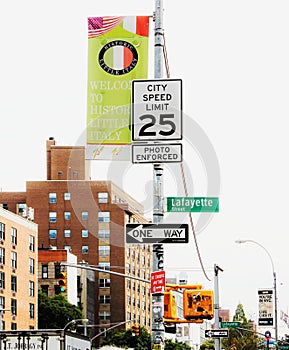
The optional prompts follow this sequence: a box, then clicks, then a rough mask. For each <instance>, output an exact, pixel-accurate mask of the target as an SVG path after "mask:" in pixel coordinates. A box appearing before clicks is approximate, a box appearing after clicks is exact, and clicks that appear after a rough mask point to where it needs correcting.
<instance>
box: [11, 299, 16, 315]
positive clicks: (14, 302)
mask: <svg viewBox="0 0 289 350" xmlns="http://www.w3.org/2000/svg"><path fill="white" fill-rule="evenodd" d="M11 314H12V316H16V315H17V300H16V299H11Z"/></svg>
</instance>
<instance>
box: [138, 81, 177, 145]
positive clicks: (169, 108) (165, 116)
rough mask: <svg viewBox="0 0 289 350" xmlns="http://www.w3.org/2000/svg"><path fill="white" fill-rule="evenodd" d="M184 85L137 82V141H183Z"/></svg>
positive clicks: (173, 82) (174, 82)
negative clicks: (182, 104)
mask: <svg viewBox="0 0 289 350" xmlns="http://www.w3.org/2000/svg"><path fill="white" fill-rule="evenodd" d="M180 83H181V81H180V80H164V81H158V80H154V81H144V80H141V81H133V112H134V113H133V117H134V121H133V124H134V125H133V128H134V140H158V139H160V140H161V139H181V118H180V116H181V102H180V98H179V96H178V95H179V94H180V93H179V91H178V90H179V89H180V86H181V84H180ZM176 91H177V92H176Z"/></svg>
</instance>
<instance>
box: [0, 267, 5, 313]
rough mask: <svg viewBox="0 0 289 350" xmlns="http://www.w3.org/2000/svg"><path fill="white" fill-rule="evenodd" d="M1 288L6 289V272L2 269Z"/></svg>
mask: <svg viewBox="0 0 289 350" xmlns="http://www.w3.org/2000/svg"><path fill="white" fill-rule="evenodd" d="M0 288H1V289H5V272H2V271H1V272H0ZM0 308H1V307H0Z"/></svg>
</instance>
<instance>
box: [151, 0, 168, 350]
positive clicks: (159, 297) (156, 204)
mask: <svg viewBox="0 0 289 350" xmlns="http://www.w3.org/2000/svg"><path fill="white" fill-rule="evenodd" d="M163 47H164V31H163V5H162V0H156V1H155V49H154V53H155V67H154V69H155V78H162V75H163V69H162V68H163V65H162V62H163ZM153 167H154V170H153V173H154V176H153V223H154V224H159V223H161V222H162V221H163V216H164V203H163V166H162V164H158V163H155V164H154V165H153ZM163 269H164V248H163V245H162V244H153V271H161V270H163ZM163 319H164V294H163V293H158V294H152V349H159V350H163V349H164V347H165V346H164V344H165V339H164V338H165V328H164V324H163Z"/></svg>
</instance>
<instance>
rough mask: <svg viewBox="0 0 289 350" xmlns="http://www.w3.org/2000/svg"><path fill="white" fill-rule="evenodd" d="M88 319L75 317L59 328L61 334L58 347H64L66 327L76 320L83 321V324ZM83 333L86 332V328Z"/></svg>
mask: <svg viewBox="0 0 289 350" xmlns="http://www.w3.org/2000/svg"><path fill="white" fill-rule="evenodd" d="M88 321H89V320H88V319H87V318H77V319H75V320H71V321H70V322H68V323H67V324H66V325H65V326H64V327H63V328H62V329H61V336H60V349H61V350H64V349H65V331H66V329H67V328H68V327H69V326H70V325H71V324H74V323H77V322H84V323H85V325H86V323H87V322H88ZM85 334H86V330H85Z"/></svg>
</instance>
